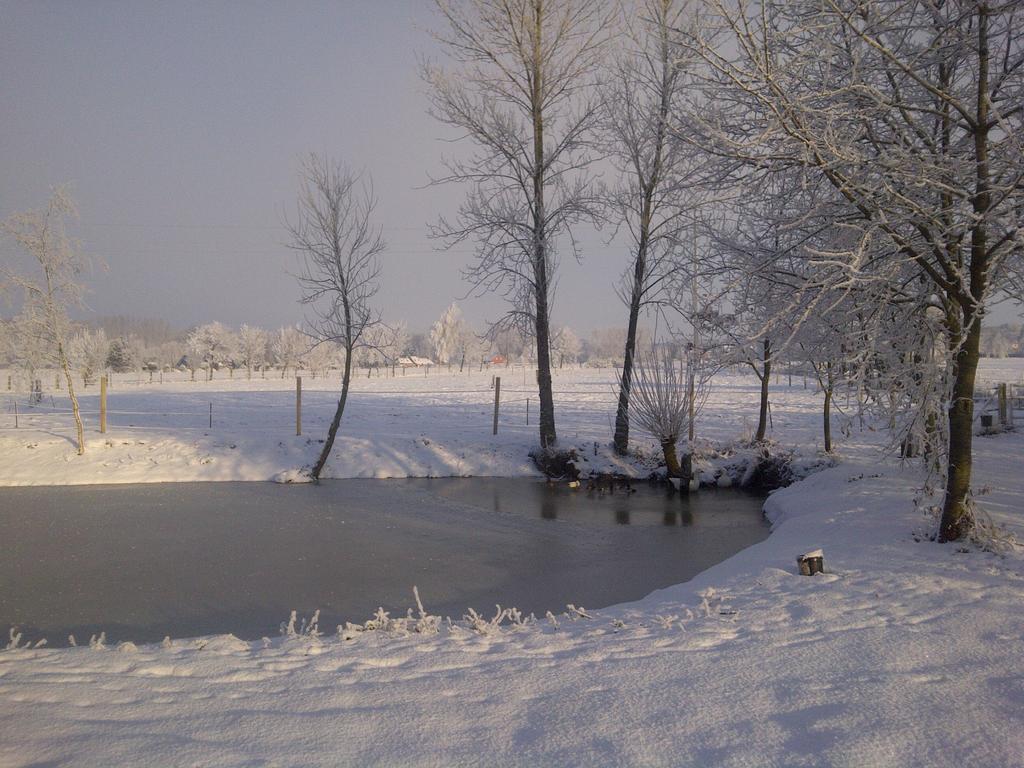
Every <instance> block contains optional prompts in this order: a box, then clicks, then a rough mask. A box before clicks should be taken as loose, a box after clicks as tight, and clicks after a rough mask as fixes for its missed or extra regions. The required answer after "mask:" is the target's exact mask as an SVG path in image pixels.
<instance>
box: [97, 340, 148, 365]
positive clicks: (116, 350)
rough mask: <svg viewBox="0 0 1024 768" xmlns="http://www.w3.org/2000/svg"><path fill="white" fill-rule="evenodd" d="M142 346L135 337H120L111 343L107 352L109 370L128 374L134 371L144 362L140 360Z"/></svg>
mask: <svg viewBox="0 0 1024 768" xmlns="http://www.w3.org/2000/svg"><path fill="white" fill-rule="evenodd" d="M140 346H141V345H140V344H139V340H138V339H137V338H135V337H129V336H118V337H117V338H116V339H114V340H113V341H111V342H110V348H109V350H108V351H107V360H106V365H107V368H109V369H110V370H112V371H114V373H128V372H129V371H134V370H136V369H137V368H138V367H139V364H140V363H141V362H142V360H141V359H140V355H141V352H140Z"/></svg>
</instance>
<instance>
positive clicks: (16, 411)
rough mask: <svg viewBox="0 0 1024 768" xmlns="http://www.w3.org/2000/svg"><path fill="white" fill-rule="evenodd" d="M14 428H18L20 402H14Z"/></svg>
mask: <svg viewBox="0 0 1024 768" xmlns="http://www.w3.org/2000/svg"><path fill="white" fill-rule="evenodd" d="M14 428H15V429H17V428H18V401H17V400H15V401H14Z"/></svg>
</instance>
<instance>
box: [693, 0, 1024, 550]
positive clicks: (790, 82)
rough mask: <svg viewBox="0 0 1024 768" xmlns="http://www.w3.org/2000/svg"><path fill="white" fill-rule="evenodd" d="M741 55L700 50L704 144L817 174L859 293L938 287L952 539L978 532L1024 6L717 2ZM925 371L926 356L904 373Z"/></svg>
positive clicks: (932, 295)
mask: <svg viewBox="0 0 1024 768" xmlns="http://www.w3.org/2000/svg"><path fill="white" fill-rule="evenodd" d="M706 5H707V6H708V7H709V11H710V14H709V15H711V16H713V20H712V21H711V23H710V24H709V26H710V27H714V28H716V29H719V30H724V31H725V32H726V34H727V38H728V40H727V41H726V43H725V44H717V43H716V41H714V40H709V39H706V38H704V37H702V36H700V35H696V36H694V37H693V38H692V41H691V44H690V45H691V48H690V50H692V51H693V52H694V53H696V54H698V55H700V56H701V57H702V58H703V59H704V61H705V62H706V64H707V68H708V72H709V83H708V85H709V88H714V89H715V90H717V91H718V92H719V93H720V97H719V99H718V101H717V104H716V108H715V109H713V110H709V111H708V113H707V114H706V115H703V116H702V119H703V125H700V126H696V127H695V129H694V130H695V133H696V134H697V135H696V136H695V137H694V140H696V141H699V142H702V143H704V144H705V145H706V146H707V147H708V148H709V150H710V151H711V152H712V153H714V154H716V155H718V156H722V157H730V158H731V159H732V161H733V162H734V163H735V164H736V165H742V166H744V167H746V168H756V169H762V170H769V171H771V170H775V169H783V170H784V169H793V168H798V169H801V170H802V171H803V172H804V173H805V174H806V175H807V176H808V177H809V178H811V180H812V183H813V184H816V183H818V182H819V181H820V182H823V183H825V184H827V185H829V186H831V188H832V189H833V190H834V194H835V196H836V197H837V198H839V199H841V200H842V201H844V203H845V207H846V214H847V226H848V227H849V228H850V230H851V231H853V230H856V231H857V233H858V238H857V242H856V244H855V246H854V247H848V248H845V249H841V250H840V249H837V250H836V251H834V252H832V253H830V254H828V256H829V260H828V261H829V266H830V268H831V267H835V266H836V265H839V266H841V268H842V269H841V270H840V271H841V273H842V274H841V277H840V278H839V279H840V280H841V281H842V282H844V283H846V284H849V283H850V282H860V283H872V284H874V285H875V286H885V287H886V289H887V291H886V294H884V295H883V296H882V298H883V300H884V301H886V302H893V303H896V302H899V301H901V300H902V299H903V295H904V293H905V292H906V288H907V287H908V286H911V285H926V286H928V290H927V292H923V296H925V297H927V298H926V300H928V301H930V302H931V303H932V304H933V305H934V307H935V308H936V309H937V310H938V311H939V312H941V314H942V329H941V330H942V334H943V336H944V339H943V343H944V346H945V348H946V350H947V359H948V360H949V368H948V370H949V374H950V375H949V377H948V389H947V391H946V392H945V393H944V400H945V401H946V402H947V403H948V406H947V408H946V417H945V418H946V422H947V430H946V432H947V435H948V442H947V448H946V462H945V467H946V480H945V499H944V502H943V509H942V518H941V521H940V525H939V532H938V538H939V540H940V541H951V540H955V539H958V538H960V537H961V536H963V535H965V534H966V533H967V531H968V530H969V529H970V526H971V520H972V516H971V499H970V481H971V465H972V440H973V437H972V430H973V417H974V401H973V396H974V386H975V379H976V374H977V366H978V357H979V344H980V337H981V324H982V319H983V318H984V316H985V313H986V310H987V308H988V307H989V306H990V304H991V302H992V297H993V295H994V294H995V292H996V286H998V285H1000V283H1001V281H1002V280H1004V279H1011V278H1013V276H1014V275H1019V261H1020V254H1021V249H1022V241H1024V236H1022V231H1024V230H1022V221H1021V216H1022V211H1024V182H1022V179H1024V166H1022V163H1021V160H1020V159H1021V156H1022V152H1024V108H1022V107H1021V93H1022V92H1024V36H1022V35H1021V34H1020V29H1019V27H1020V15H1021V10H1022V6H1021V3H1020V2H1019V1H1011V2H1001V3H996V2H988V1H986V0H973V1H972V2H963V3H932V2H902V1H898V0H856V1H855V0H826V1H825V2H819V1H818V0H797V1H794V0H787V2H781V1H779V0H774V1H770V2H764V3H760V4H758V5H757V6H756V7H755V6H752V5H750V4H748V3H746V2H741V3H733V2H728V1H727V0H707V3H706ZM915 359H916V357H915V356H913V355H911V356H910V357H909V358H907V359H905V360H904V364H909V363H912V362H913V361H914V360H915Z"/></svg>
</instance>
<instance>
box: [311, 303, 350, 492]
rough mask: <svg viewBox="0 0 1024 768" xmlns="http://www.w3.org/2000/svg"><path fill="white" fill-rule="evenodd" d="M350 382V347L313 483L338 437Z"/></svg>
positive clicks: (347, 350)
mask: <svg viewBox="0 0 1024 768" xmlns="http://www.w3.org/2000/svg"><path fill="white" fill-rule="evenodd" d="M346 314H347V312H346ZM351 380H352V347H351V346H346V348H345V368H344V370H343V372H342V375H341V397H339V398H338V407H337V408H335V409H334V418H333V419H331V426H330V427H329V428H328V430H327V440H326V441H324V447H323V450H321V451H320V457H319V458H318V459H317V460H316V464H314V465H313V469H312V471H311V472H310V476H311V477H312V478H313V481H314V482H320V473H321V472H322V471H323V468H324V464H326V463H327V458H328V457H329V456H330V455H331V449H332V448H334V438H335V437H336V436H337V435H338V427H339V426H341V416H342V414H344V413H345V403H346V401H347V400H348V385H349V382H350V381H351Z"/></svg>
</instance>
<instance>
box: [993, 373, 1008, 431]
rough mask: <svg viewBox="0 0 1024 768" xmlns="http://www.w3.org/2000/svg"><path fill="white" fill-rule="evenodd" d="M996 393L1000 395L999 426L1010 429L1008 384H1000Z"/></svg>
mask: <svg viewBox="0 0 1024 768" xmlns="http://www.w3.org/2000/svg"><path fill="white" fill-rule="evenodd" d="M996 392H997V394H998V395H999V424H1000V425H1002V426H1004V427H1008V426H1009V425H1010V415H1009V413H1008V412H1007V408H1006V405H1007V402H1006V384H1005V383H1004V384H1000V385H999V386H998V387H997V388H996Z"/></svg>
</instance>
